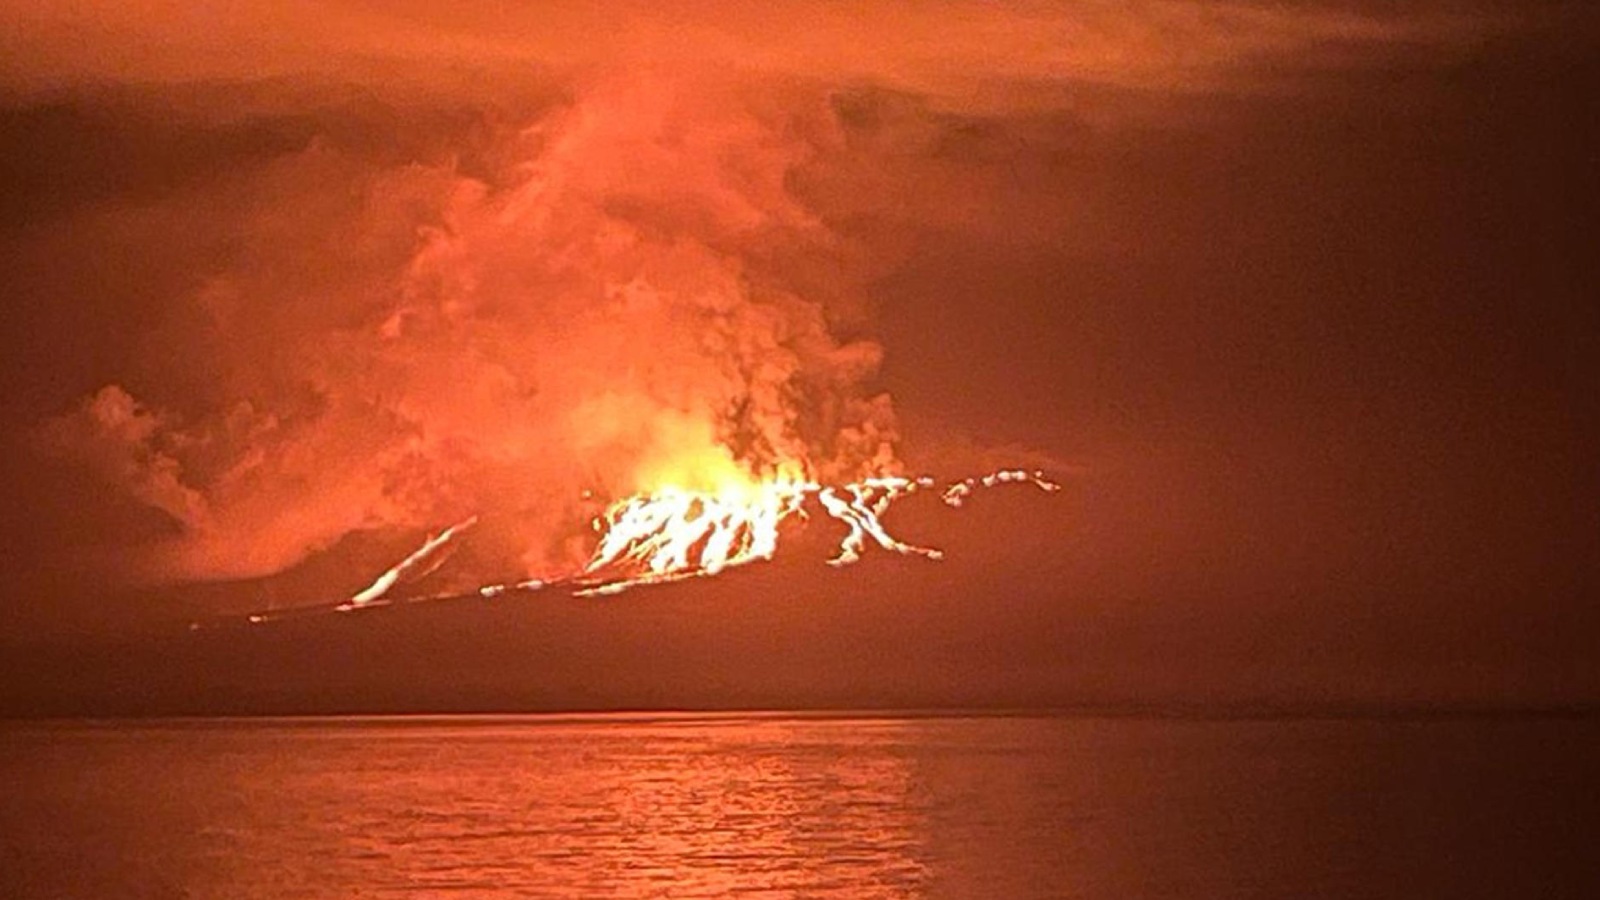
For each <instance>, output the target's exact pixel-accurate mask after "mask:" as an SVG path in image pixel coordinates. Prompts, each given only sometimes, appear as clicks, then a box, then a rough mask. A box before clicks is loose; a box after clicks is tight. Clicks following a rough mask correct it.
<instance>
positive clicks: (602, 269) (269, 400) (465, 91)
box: [0, 0, 1482, 582]
mask: <svg viewBox="0 0 1600 900" xmlns="http://www.w3.org/2000/svg"><path fill="white" fill-rule="evenodd" d="M453 9H454V11H453V12H449V13H440V12H437V11H433V8H432V7H431V6H430V7H428V8H427V9H426V10H425V9H424V8H423V7H422V6H420V5H407V4H399V5H385V6H384V7H383V8H381V9H379V8H377V7H373V6H371V5H369V4H362V3H353V2H351V3H339V4H332V5H316V6H315V8H314V9H313V7H312V6H311V5H307V4H239V5H232V6H230V7H229V9H228V10H227V11H225V12H214V11H213V12H208V11H205V10H200V9H198V8H195V7H192V6H191V5H187V4H177V3H167V2H160V0H158V2H150V3H145V4H139V5H131V4H130V5H107V6H106V7H104V8H102V9H100V10H98V11H97V12H96V13H95V14H94V15H92V16H90V15H87V14H86V13H85V12H84V11H82V10H81V9H79V8H78V7H76V6H72V5H67V4H26V5H23V4H12V5H9V6H7V7H5V8H4V10H3V12H4V19H3V21H0V24H3V25H4V26H5V27H3V28H0V34H3V35H4V37H3V38H0V51H3V52H0V57H4V59H5V60H7V62H6V63H4V64H3V68H0V73H3V76H4V77H3V88H4V91H5V93H6V94H7V95H9V96H10V97H12V98H14V102H15V103H16V104H17V106H18V108H19V109H21V110H22V112H20V113H18V116H19V117H20V120H26V121H25V122H24V123H23V124H24V126H25V128H23V129H21V130H26V131H27V132H29V133H30V134H32V135H34V136H33V137H31V138H29V139H27V140H28V141H32V142H33V143H27V142H26V141H24V143H23V145H22V146H21V147H20V148H19V149H20V150H22V151H23V152H19V153H17V154H11V155H12V156H13V158H15V159H18V160H21V162H18V163H14V165H18V166H21V169H20V170H19V171H18V172H15V173H8V174H10V175H11V176H12V178H8V180H13V179H14V180H15V181H16V182H17V183H18V184H20V185H22V186H23V187H24V188H25V190H24V191H23V192H22V199H21V200H20V201H14V205H11V206H9V207H8V208H7V209H6V210H5V215H4V216H3V217H0V220H3V222H4V224H5V226H6V228H7V234H6V239H7V242H8V247H7V252H8V254H12V255H14V257H15V259H16V260H19V261H23V262H26V263H27V266H24V267H21V268H23V269H26V268H28V267H35V268H37V269H38V274H37V279H36V281H37V284H31V285H30V284H29V283H28V281H27V279H28V278H30V277H32V276H30V275H29V274H28V272H26V271H25V272H23V274H22V275H19V276H17V277H18V281H19V283H20V284H21V287H20V288H19V289H18V290H19V291H20V292H21V293H23V294H26V295H29V296H38V297H43V298H48V299H49V300H50V301H51V302H58V303H63V304H66V305H76V306H77V307H78V308H80V309H88V310H94V311H95V313H94V314H93V315H90V316H84V317H83V318H93V319H97V320H102V321H97V322H87V323H86V325H87V327H86V329H85V331H86V332H87V333H88V336H87V337H86V340H92V341H95V342H97V346H96V352H95V353H92V354H86V358H87V357H93V361H92V362H84V363H81V364H80V365H78V367H77V368H76V369H75V370H73V371H72V372H71V373H70V375H71V377H63V378H60V379H56V381H57V382H59V383H61V384H67V383H72V384H76V385H81V387H78V388H77V389H76V395H77V396H76V398H75V399H70V400H68V399H65V398H60V397H57V396H56V395H55V393H50V392H45V393H44V394H43V395H42V399H41V400H40V402H41V403H42V402H44V401H45V400H48V401H51V402H53V404H54V406H55V408H56V409H57V410H58V414H57V415H54V416H52V417H50V418H49V419H48V421H45V422H44V423H43V424H41V425H39V426H37V427H36V428H34V429H33V430H32V433H31V438H30V441H31V444H32V447H33V448H34V449H35V450H40V449H42V450H43V451H44V452H45V453H46V454H49V455H53V456H54V457H56V458H58V459H62V460H66V461H69V462H71V463H73V464H75V465H78V466H80V467H82V469H83V470H85V471H88V472H92V473H93V474H94V475H95V477H97V478H98V479H100V481H101V482H103V483H108V484H111V485H115V486H117V488H118V489H119V490H120V491H121V493H122V495H123V499H125V500H126V499H131V500H132V501H134V502H135V503H137V504H139V505H141V506H142V507H144V508H146V509H147V510H153V511H154V512H155V513H157V514H158V515H157V516H156V520H155V522H154V523H153V524H151V523H149V522H146V523H144V526H145V527H141V529H140V536H139V540H137V541H131V542H128V543H127V545H125V546H118V547H116V548H114V551H113V553H112V555H113V556H114V557H115V560H114V563H113V564H112V569H113V570H115V571H117V572H119V573H121V574H123V575H127V576H130V577H132V578H134V579H135V580H138V581H143V582H173V581H190V580H206V579H232V578H242V577H251V576H260V575H267V574H271V573H274V572H279V571H281V570H283V569H285V568H288V567H290V566H293V565H295V564H296V563H298V562H299V561H301V560H303V559H305V558H306V557H307V556H308V555H309V554H315V553H317V552H319V551H322V550H326V549H328V548H331V547H334V546H335V545H337V544H338V543H339V542H340V541H341V540H342V539H343V538H345V537H346V536H348V535H351V534H360V533H366V532H373V531H384V530H411V531H415V530H421V529H426V528H437V527H440V526H442V525H444V524H447V523H449V522H452V521H457V520H459V519H461V518H462V517H463V516H465V515H467V514H472V513H479V514H484V515H485V522H486V524H485V526H483V527H482V528H480V531H482V532H486V533H488V534H490V535H493V536H494V540H496V541H497V542H498V543H499V545H501V549H502V550H503V555H505V556H507V557H509V558H513V559H515V565H516V566H518V567H520V569H521V570H522V572H521V573H520V574H533V575H538V574H542V573H544V572H547V571H550V570H552V569H560V568H562V567H566V566H570V565H571V564H572V563H573V562H574V560H575V557H578V556H581V555H582V549H581V545H580V539H581V535H582V529H583V525H584V523H585V522H586V521H587V519H588V517H589V516H590V515H592V514H593V512H594V511H595V505H596V504H597V503H598V502H599V501H600V500H603V499H605V498H609V497H615V496H618V495H622V494H626V493H629V492H632V491H635V490H638V489H640V488H642V487H649V486H651V485H652V484H656V483H660V482H661V481H663V480H668V479H670V480H676V481H684V480H687V481H689V482H690V483H691V484H692V483H694V481H695V480H696V479H715V478H716V477H718V475H719V473H723V472H726V471H729V470H744V471H753V472H757V473H763V472H768V471H771V470H773V469H774V468H777V467H783V466H790V467H793V466H801V467H803V468H804V469H805V470H806V474H809V475H811V476H814V477H818V478H824V479H836V478H848V477H853V476H857V475H861V474H865V473H869V472H874V471H883V470H885V469H890V468H893V467H894V466H896V464H897V463H896V440H897V426H896V422H895V415H894V411H893V409H892V407H891V404H890V402H889V400H888V398H887V397H886V396H884V395H883V394H882V393H881V392H880V391H879V390H878V389H877V388H876V386H875V376H876V373H877V370H878V368H879V365H880V361H881V360H882V358H883V356H884V349H883V348H882V347H880V346H879V345H878V344H877V343H875V342H874V341H873V340H871V339H870V333H871V321H872V313H871V304H870V303H869V302H868V300H869V298H868V295H869V284H870V283H871V281H872V279H873V278H874V277H876V276H878V275H880V274H881V273H882V272H883V271H884V269H885V268H888V267H891V266H892V265H893V255H894V254H893V253H892V252H885V247H891V248H892V247H893V245H894V239H893V236H892V235H889V236H886V237H883V238H882V239H881V240H880V241H879V242H878V244H877V245H876V246H875V247H874V248H870V249H867V248H863V247H862V246H861V245H860V244H859V243H858V242H857V241H856V240H855V239H854V237H853V232H854V230H855V229H854V228H853V227H841V226H853V224H854V223H856V222H857V221H858V220H859V219H874V220H875V221H876V222H878V224H880V225H884V224H886V225H887V226H888V229H889V230H890V231H904V232H910V231H912V230H914V229H917V228H937V227H944V228H949V229H958V230H959V229H965V230H967V231H969V232H971V231H973V230H974V229H983V230H984V237H985V238H986V239H994V238H995V236H996V235H1005V237H1004V239H1005V240H1012V241H1015V240H1020V238H1018V237H1016V235H1017V233H1019V232H1031V233H1034V234H1035V235H1036V237H1037V239H1039V240H1054V239H1055V234H1056V233H1057V232H1058V231H1059V228H1060V215H1059V212H1060V210H1059V208H1058V206H1059V202H1060V200H1061V198H1059V197H1049V198H1047V201H1048V202H1047V203H1044V204H1043V205H1042V206H1041V209H1040V210H1035V211H1034V212H1033V213H1031V214H1028V215H1024V216H1018V215H1017V214H1016V212H1015V210H1017V209H1019V208H1023V209H1025V208H1026V205H1027V203H1028V202H1030V200H1029V198H1028V197H1025V196H1022V195H1021V194H1018V193H1017V192H1016V188H1015V185H1013V184H1009V183H1008V182H1006V181H1005V180H1004V178H999V177H997V173H1004V172H1007V171H1009V170H1010V168H1011V167H1012V166H1013V165H1014V162H1015V160H1016V159H1017V158H1018V157H1019V155H1020V156H1022V157H1027V156H1028V154H1027V153H1022V154H1019V153H1018V152H1016V151H1017V149H1018V148H1019V147H1021V146H1023V145H1029V144H1035V145H1038V144H1043V145H1046V147H1045V150H1046V155H1049V154H1052V153H1053V154H1057V155H1065V156H1070V154H1071V153H1072V151H1073V148H1074V146H1075V143H1076V142H1079V141H1084V140H1092V139H1094V136H1095V132H1096V130H1097V129H1103V128H1112V127H1116V123H1118V122H1123V121H1131V120H1133V119H1137V118H1138V116H1140V115H1147V114H1149V111H1150V110H1151V109H1155V108H1159V107H1160V106H1161V103H1160V100H1161V98H1162V97H1169V98H1170V97H1178V96H1186V95H1190V94H1192V93H1194V92H1227V91H1246V90H1259V89H1261V88H1262V86H1263V84H1268V83H1271V82H1272V79H1271V78H1269V77H1268V76H1269V75H1270V73H1271V71H1272V67H1273V66H1282V65H1283V64H1284V62H1285V61H1286V60H1290V59H1293V60H1296V61H1297V64H1298V65H1301V66H1311V67H1315V66H1337V65H1349V64H1352V62H1351V61H1352V60H1362V61H1370V60H1372V59H1381V58H1384V56H1385V54H1387V53H1389V52H1390V50H1391V49H1392V48H1393V47H1394V46H1396V45H1399V44H1403V45H1404V46H1406V47H1407V48H1409V50H1410V51H1411V52H1417V51H1418V49H1419V48H1425V49H1428V50H1429V52H1435V53H1448V52H1451V48H1452V47H1455V46H1458V44H1459V41H1460V39H1461V37H1462V35H1464V34H1465V35H1470V34H1472V33H1475V29H1477V28H1479V27H1480V26H1481V22H1482V18H1481V17H1476V16H1474V17H1465V16H1460V15H1455V14H1449V15H1445V14H1434V13H1430V14H1427V15H1420V14H1419V15H1410V16H1404V17H1399V16H1389V17H1386V18H1375V17H1372V16H1366V15H1361V14H1358V13H1355V12H1350V11H1347V10H1337V9H1322V10H1315V11H1311V12H1297V13H1294V14H1289V13H1286V12H1283V11H1281V10H1277V9H1276V8H1273V7H1268V6H1257V5H1250V4H1231V5H1226V6H1223V7H1218V8H1213V9H1212V11H1211V12H1209V13H1207V14H1205V15H1201V14H1200V13H1198V12H1197V11H1196V8H1195V7H1192V6H1188V5H1182V4H1170V3H1147V4H1135V5H1131V6H1129V5H1121V4H1098V5H1090V6H1084V7H1078V8H1074V9H1070V10H1065V9H1062V8H1058V7H1056V6H1053V5H1045V4H1016V5H997V4H987V3H982V4H979V3H970V4H968V3H957V4H950V5H948V6H941V7H939V8H937V9H936V10H935V11H932V12H927V11H917V10H913V9H911V8H907V7H902V6H900V5H890V4H884V5H868V6H866V7H852V8H849V9H846V8H844V7H834V6H830V5H823V4H796V5H792V6H787V7H779V8H774V9H771V10H760V9H755V8H748V9H738V10H734V11H731V12H729V13H726V14H723V13H718V14H717V15H714V16H713V15H711V14H709V13H707V12H704V11H702V10H700V9H698V8H693V7H690V6H688V5H684V6H681V7H674V8H662V7H658V6H655V5H650V6H639V7H636V8H632V9H623V10H615V9H614V10H612V11H611V12H610V13H608V14H607V16H606V17H605V18H604V19H603V20H602V19H601V18H600V17H599V16H598V15H597V14H595V13H592V12H588V11H584V10H582V9H580V8H578V7H564V6H555V7H545V6H543V5H541V6H538V7H529V8H527V9H526V10H521V9H519V10H513V11H510V12H507V11H505V10H503V9H501V8H500V6H499V5H496V6H495V7H494V8H493V9H491V8H490V7H488V6H483V5H477V4H466V5H460V6H457V7H454V8H453ZM1106 92H1122V93H1120V94H1115V95H1114V96H1113V95H1112V94H1108V93H1106ZM1127 96H1137V97H1139V98H1140V99H1139V100H1138V102H1136V103H1135V102H1129V101H1127V99H1126V98H1127ZM1108 98H1110V99H1108ZM1041 110H1042V112H1041ZM1063 120H1065V121H1068V122H1069V124H1070V125H1071V126H1072V127H1071V128H1069V129H1067V130H1066V131H1065V133H1064V135H1065V136H1063V132H1062V130H1061V129H1060V128H1059V127H1058V126H1059V124H1060V122H1061V121H1063ZM52 129H56V130H57V131H56V132H52ZM41 132H42V133H43V134H44V135H45V136H46V138H48V136H49V135H50V134H52V133H57V132H58V139H56V140H55V142H54V143H52V142H51V141H50V140H48V139H44V138H40V137H39V136H38V135H39V134H40V133H41ZM86 137H87V138H88V139H89V145H88V146H85V144H84V140H85V138H86ZM41 140H42V141H43V143H40V141H41ZM95 141H98V144H97V145H96V144H95ZM150 148H154V149H150ZM146 151H147V152H146ZM1030 152H1032V151H1030ZM41 158H42V159H44V160H45V161H44V162H42V163H40V164H39V165H38V166H36V167H34V168H29V166H30V163H29V162H28V160H30V159H32V160H34V161H38V160H39V159H41ZM75 160H79V161H81V165H78V164H76V163H75V162H74V161H75ZM107 173H110V174H109V175H108V174H107ZM1013 175H1014V173H1013ZM996 210H1009V211H1008V212H996ZM1030 222H1031V224H1030ZM900 252H904V251H903V248H901V250H900ZM8 259H9V257H8ZM53 259H54V260H67V261H83V262H84V266H83V271H82V272H76V273H66V274H64V273H62V272H61V271H58V268H59V267H56V266H52V265H49V264H45V263H38V262H37V261H39V260H53ZM106 260H109V262H105V261H106ZM66 267H67V268H70V265H68V266H66ZM97 294H98V295H101V296H94V295H97ZM78 295H86V296H87V299H85V297H81V296H78ZM104 298H112V299H104ZM112 307H115V308H112ZM39 315H45V314H43V313H41V314H39ZM105 319H110V320H112V321H113V322H114V323H115V324H114V325H111V326H108V325H106V324H104V323H103V320H105ZM56 393H59V392H56ZM35 405H38V404H37V403H36V404H35ZM64 406H66V407H71V408H70V410H69V411H68V412H65V413H59V409H60V408H62V407H64ZM77 515H91V513H78V514H77ZM508 574H510V573H508Z"/></svg>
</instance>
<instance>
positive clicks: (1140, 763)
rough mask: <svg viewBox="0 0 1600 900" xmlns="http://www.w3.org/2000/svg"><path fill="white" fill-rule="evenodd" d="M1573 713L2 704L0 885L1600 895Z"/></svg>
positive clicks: (135, 890) (258, 890)
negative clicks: (158, 718)
mask: <svg viewBox="0 0 1600 900" xmlns="http://www.w3.org/2000/svg"><path fill="white" fill-rule="evenodd" d="M1595 769H1600V722H1597V721H1596V720H1593V719H1581V718H1524V719H1507V718H1476V719H1473V718H1466V719H1456V720H1447V719H1432V720H1421V721H1405V720H1397V719H1386V720H1375V719H1285V720H1233V721H1227V720H1221V721H1206V720H1194V719H1162V718H1090V717H1008V716H975V717H927V716H915V717H865V716H844V717H829V716H777V715H772V716H751V715H715V716H667V717H643V716H583V717H546V716H536V717H508V718H420V719H414V718H396V719H387V718H385V719H324V720H257V721H240V720H215V721H206V720H186V721H170V722H135V723H127V722H114V723H113V722H108V723H12V724H0V791H3V800H0V804H3V806H0V810H3V811H0V842H3V851H0V896H4V897H7V898H11V897H17V898H32V897H74V898H76V897H85V898H116V897H148V898H169V897H197V898H238V900H249V898H263V900H266V898H273V900H276V898H289V897H390V896H405V897H502V896H503V897H725V896H732V895H738V896H752V897H816V898H847V897H848V898H890V897H951V898H991V897H992V898H1029V897H1078V898H1106V900H1111V898H1118V900H1121V898H1143V897H1184V898H1190V897H1193V898H1209V897H1285V898H1291V897H1293V898H1305V897H1329V898H1333V897H1337V898H1359V897H1395V898H1424V897H1440V898H1460V897H1569V896H1570V897H1594V896H1600V841H1597V839H1596V834H1595V827H1596V826H1597V825H1600V819H1597V817H1596V815H1595V813H1596V811H1597V809H1600V779H1597V778H1596V777H1595V775H1594V774H1593V773H1592V770H1595Z"/></svg>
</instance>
